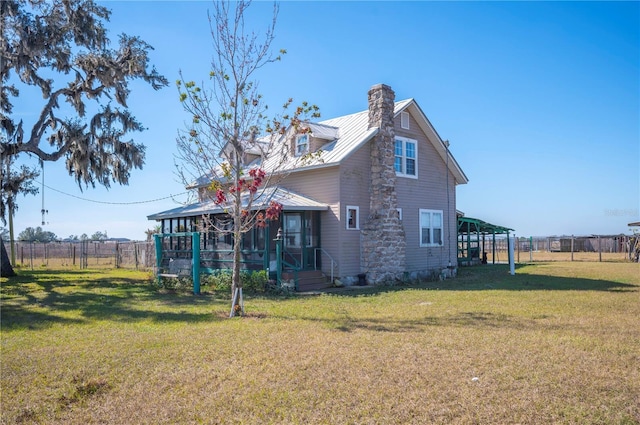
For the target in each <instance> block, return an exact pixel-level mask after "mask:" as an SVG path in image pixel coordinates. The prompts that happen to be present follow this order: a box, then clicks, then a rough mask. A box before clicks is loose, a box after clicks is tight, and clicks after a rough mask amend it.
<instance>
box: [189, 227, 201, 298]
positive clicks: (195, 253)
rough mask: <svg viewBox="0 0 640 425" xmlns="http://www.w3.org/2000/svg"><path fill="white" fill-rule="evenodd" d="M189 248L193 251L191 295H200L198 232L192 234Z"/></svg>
mask: <svg viewBox="0 0 640 425" xmlns="http://www.w3.org/2000/svg"><path fill="white" fill-rule="evenodd" d="M191 247H192V249H193V258H192V261H193V294H194V295H200V232H193V234H192V236H191Z"/></svg>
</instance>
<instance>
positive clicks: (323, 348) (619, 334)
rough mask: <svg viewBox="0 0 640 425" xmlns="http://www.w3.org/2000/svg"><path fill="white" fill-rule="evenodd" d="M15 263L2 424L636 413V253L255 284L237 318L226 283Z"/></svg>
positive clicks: (5, 311) (556, 418) (639, 412)
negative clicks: (617, 259) (214, 287)
mask: <svg viewBox="0 0 640 425" xmlns="http://www.w3.org/2000/svg"><path fill="white" fill-rule="evenodd" d="M20 274H21V276H19V277H18V278H16V279H12V280H9V281H7V280H6V279H2V288H1V325H2V333H1V344H2V345H1V350H2V351H1V353H0V354H1V368H2V369H1V397H2V399H1V409H2V423H6V424H14V423H46V424H57V423H59V424H95V423H100V424H159V423H167V424H197V423H205V424H210V423H238V424H261V423H274V424H310V423H316V424H412V423H413V424H424V423H443V424H445V423H446V424H449V423H463V424H467V423H478V424H559V423H560V424H562V423H566V424H639V423H640V265H638V264H632V263H568V262H566V263H562V262H558V263H536V264H535V265H522V266H519V267H518V268H517V273H516V275H515V276H510V275H509V274H508V267H506V266H483V267H476V268H468V269H462V270H461V271H460V274H459V277H458V278H457V279H454V280H448V281H444V282H431V283H427V284H423V285H420V286H416V287H409V286H407V287H394V288H389V287H382V288H369V289H358V290H344V291H341V292H335V293H331V294H324V295H319V296H293V297H284V298H275V297H266V296H250V295H246V296H245V307H246V311H247V316H246V317H244V318H234V319H228V318H227V316H228V313H229V304H230V301H229V297H228V295H227V294H205V295H201V296H193V295H190V294H186V293H175V292H173V293H172V292H167V291H161V290H159V289H158V288H156V287H155V286H153V285H151V284H150V277H149V275H148V274H146V273H141V272H134V271H121V270H113V271H95V270H94V271H91V270H81V271H60V272H51V271H33V272H32V271H20ZM204 289H205V290H206V288H204Z"/></svg>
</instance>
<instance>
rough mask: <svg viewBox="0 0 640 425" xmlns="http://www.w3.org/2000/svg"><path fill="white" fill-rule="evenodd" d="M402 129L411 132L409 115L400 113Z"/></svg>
mask: <svg viewBox="0 0 640 425" xmlns="http://www.w3.org/2000/svg"><path fill="white" fill-rule="evenodd" d="M400 127H402V128H403V129H405V130H409V113H408V112H400Z"/></svg>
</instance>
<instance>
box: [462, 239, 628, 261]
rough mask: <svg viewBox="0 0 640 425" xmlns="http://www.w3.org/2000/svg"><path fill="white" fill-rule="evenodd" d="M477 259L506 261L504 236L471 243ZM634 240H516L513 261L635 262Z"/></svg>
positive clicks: (476, 240)
mask: <svg viewBox="0 0 640 425" xmlns="http://www.w3.org/2000/svg"><path fill="white" fill-rule="evenodd" d="M471 246H472V249H475V252H476V253H477V255H478V261H480V259H481V258H482V256H483V254H484V253H486V255H487V262H488V263H493V262H495V263H505V262H507V261H508V255H507V251H508V245H507V239H506V237H504V236H501V237H496V239H495V248H494V241H493V238H492V237H491V236H490V235H489V236H487V237H486V238H484V240H483V238H482V236H480V239H479V240H478V239H477V238H475V240H472V241H471ZM637 247H638V243H637V236H627V235H614V236H608V235H605V236H598V235H592V236H542V237H516V241H515V245H514V256H515V258H514V260H515V262H516V263H521V262H535V261H637V252H636V250H637V249H638V248H637Z"/></svg>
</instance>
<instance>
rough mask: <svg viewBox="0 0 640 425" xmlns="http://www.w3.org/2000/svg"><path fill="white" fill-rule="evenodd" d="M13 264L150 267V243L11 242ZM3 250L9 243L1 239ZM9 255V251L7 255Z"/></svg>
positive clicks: (21, 265) (30, 265) (151, 250)
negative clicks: (13, 248)
mask: <svg viewBox="0 0 640 425" xmlns="http://www.w3.org/2000/svg"><path fill="white" fill-rule="evenodd" d="M14 246H15V251H14V256H15V262H14V264H13V265H14V266H19V267H23V268H31V269H34V268H41V267H44V268H79V269H84V268H127V269H136V270H147V269H152V268H153V267H154V265H155V251H154V247H153V242H136V241H132V242H111V241H104V242H100V241H74V242H47V243H42V242H23V241H17V242H15V245H14ZM5 247H6V248H7V252H8V253H9V252H10V244H9V243H8V242H5ZM9 255H11V254H9Z"/></svg>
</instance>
